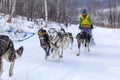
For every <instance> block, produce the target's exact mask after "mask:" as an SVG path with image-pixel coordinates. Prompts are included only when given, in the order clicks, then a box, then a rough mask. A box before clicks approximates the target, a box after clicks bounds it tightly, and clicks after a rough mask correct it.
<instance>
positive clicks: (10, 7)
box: [7, 0, 16, 23]
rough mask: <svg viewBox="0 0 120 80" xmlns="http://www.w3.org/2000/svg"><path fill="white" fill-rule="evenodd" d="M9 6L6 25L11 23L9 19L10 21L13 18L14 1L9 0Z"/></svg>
mask: <svg viewBox="0 0 120 80" xmlns="http://www.w3.org/2000/svg"><path fill="white" fill-rule="evenodd" d="M9 3H10V4H9V5H10V6H9V12H10V14H9V17H8V20H7V22H8V23H11V19H12V17H13V14H14V12H15V8H16V0H10V2H9Z"/></svg>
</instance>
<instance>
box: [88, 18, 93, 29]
mask: <svg viewBox="0 0 120 80" xmlns="http://www.w3.org/2000/svg"><path fill="white" fill-rule="evenodd" d="M88 20H89V22H90V28H91V29H93V24H92V20H91V17H90V16H89V17H88Z"/></svg>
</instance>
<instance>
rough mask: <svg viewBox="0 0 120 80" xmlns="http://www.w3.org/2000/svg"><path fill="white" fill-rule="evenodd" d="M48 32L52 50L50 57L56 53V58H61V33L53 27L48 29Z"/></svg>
mask: <svg viewBox="0 0 120 80" xmlns="http://www.w3.org/2000/svg"><path fill="white" fill-rule="evenodd" d="M48 32H49V37H50V45H51V48H52V52H53V56H52V58H54V57H55V56H56V55H58V59H60V58H63V45H64V44H63V38H64V36H63V34H62V33H60V32H58V31H56V29H53V28H52V29H50V30H48Z"/></svg>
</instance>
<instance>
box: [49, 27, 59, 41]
mask: <svg viewBox="0 0 120 80" xmlns="http://www.w3.org/2000/svg"><path fill="white" fill-rule="evenodd" d="M48 33H49V37H50V40H52V39H54V38H55V37H56V36H57V30H56V29H55V28H50V29H49V30H48Z"/></svg>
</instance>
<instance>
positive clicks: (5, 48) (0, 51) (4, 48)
mask: <svg viewBox="0 0 120 80" xmlns="http://www.w3.org/2000/svg"><path fill="white" fill-rule="evenodd" d="M23 49H24V48H23V46H21V47H20V48H19V49H18V50H15V48H14V44H13V42H12V40H11V39H10V38H9V37H8V36H6V35H0V78H1V75H2V72H3V62H2V59H3V58H4V59H6V60H7V61H8V62H10V69H9V76H10V77H11V76H12V75H13V68H14V63H15V60H16V59H17V58H18V57H21V56H22V53H23Z"/></svg>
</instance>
